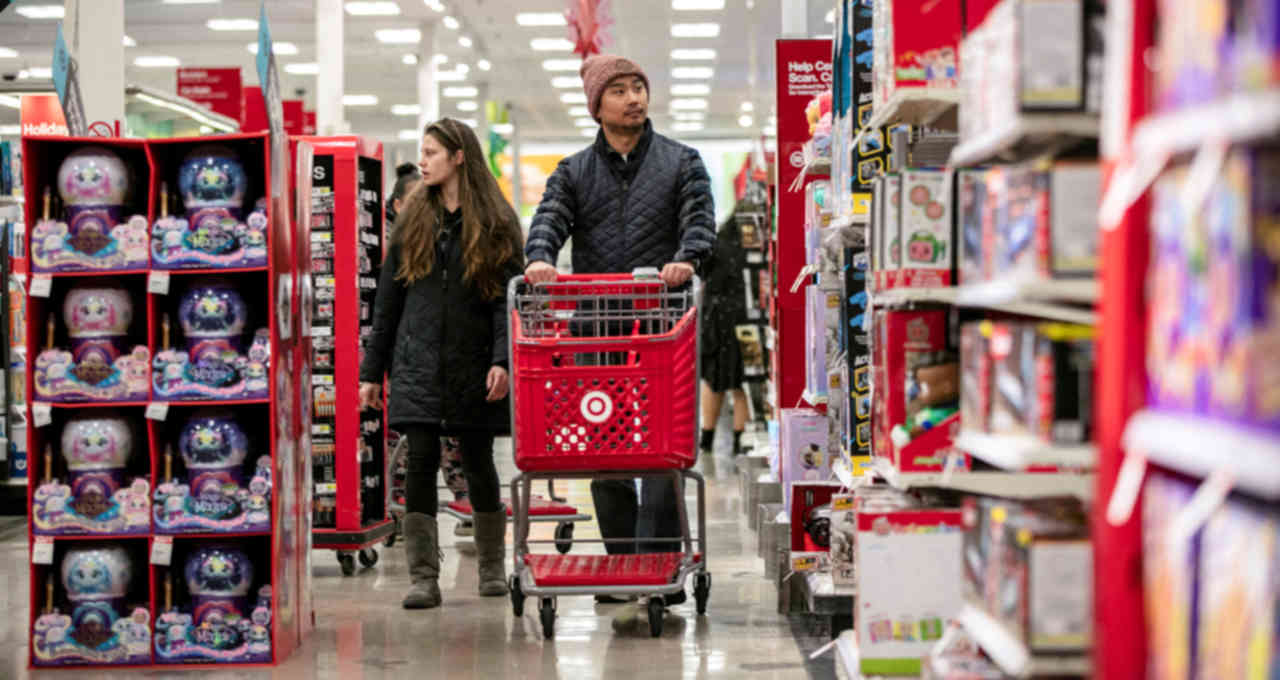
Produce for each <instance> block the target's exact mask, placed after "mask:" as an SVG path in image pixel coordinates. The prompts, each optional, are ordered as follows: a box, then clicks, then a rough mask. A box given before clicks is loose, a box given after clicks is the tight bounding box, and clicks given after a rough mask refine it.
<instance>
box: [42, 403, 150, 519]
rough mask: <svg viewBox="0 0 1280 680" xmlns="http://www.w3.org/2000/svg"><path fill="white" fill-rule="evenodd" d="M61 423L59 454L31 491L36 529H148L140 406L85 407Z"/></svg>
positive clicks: (147, 484) (49, 448) (48, 459)
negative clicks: (46, 476) (119, 407)
mask: <svg viewBox="0 0 1280 680" xmlns="http://www.w3.org/2000/svg"><path fill="white" fill-rule="evenodd" d="M59 420H60V421H61V422H59V423H57V426H58V427H60V428H61V433H60V435H56V439H54V441H56V442H57V443H58V445H59V446H58V453H59V456H58V457H57V459H55V458H54V457H53V455H52V446H51V445H48V446H47V448H46V454H45V460H44V469H45V470H46V471H48V472H50V473H53V474H52V475H51V476H50V477H49V478H47V479H45V480H44V481H42V482H41V483H40V485H39V486H38V487H37V488H36V490H35V492H34V494H33V495H32V504H31V520H32V532H33V533H35V534H41V535H58V534H60V535H85V534H117V535H119V534H146V533H148V532H149V531H150V529H151V521H150V517H149V515H148V513H147V506H148V505H149V503H150V501H149V497H150V492H151V486H150V481H149V474H148V471H149V467H150V460H149V458H148V456H147V444H146V442H147V437H146V428H145V427H143V426H142V422H143V421H142V411H141V410H139V409H133V410H128V411H110V410H103V409H86V410H84V411H83V412H80V413H76V414H75V415H73V416H71V417H70V418H67V419H66V420H65V421H62V420H61V418H59Z"/></svg>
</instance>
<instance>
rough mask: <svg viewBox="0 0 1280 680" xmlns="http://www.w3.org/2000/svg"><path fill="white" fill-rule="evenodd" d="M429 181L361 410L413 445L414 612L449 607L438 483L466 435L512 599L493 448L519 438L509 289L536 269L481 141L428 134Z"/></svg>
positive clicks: (396, 242)
mask: <svg viewBox="0 0 1280 680" xmlns="http://www.w3.org/2000/svg"><path fill="white" fill-rule="evenodd" d="M418 165H419V168H420V169H421V170H422V181H421V183H419V185H418V186H417V187H416V188H415V189H414V190H413V191H412V192H411V193H410V194H409V197H408V199H407V200H406V201H405V204H404V206H403V209H402V210H401V211H400V214H399V215H398V217H397V218H396V225H395V232H394V235H393V237H392V239H391V247H390V249H389V250H388V253H387V256H386V259H385V260H384V261H383V265H382V278H381V280H380V281H379V284H378V297H377V301H376V302H375V303H374V325H373V335H372V337H371V338H370V341H369V344H368V346H367V347H366V349H365V355H364V359H363V361H362V362H361V365H360V381H361V385H360V400H361V404H362V406H364V407H375V408H376V407H379V406H380V405H381V385H382V381H383V378H384V376H386V375H387V374H388V373H390V376H391V390H390V394H389V395H388V398H389V406H390V408H389V410H390V413H389V418H388V420H389V424H390V425H391V427H393V428H395V429H397V430H399V431H401V432H404V433H405V436H407V437H408V438H409V465H408V473H407V477H406V479H405V517H404V521H403V531H404V537H405V551H406V555H407V557H408V560H409V575H410V577H411V580H412V585H411V587H410V589H409V593H408V594H407V595H406V596H405V598H404V602H403V605H404V607H405V608H406V609H423V608H430V607H437V606H439V605H440V602H441V596H440V586H439V583H438V579H439V575H440V553H439V530H438V527H437V524H436V509H437V505H438V503H439V499H438V498H437V490H436V475H437V474H438V472H439V469H440V455H441V451H440V438H441V437H442V436H456V437H457V438H458V443H459V445H460V447H459V448H460V449H461V453H462V462H463V468H464V472H465V476H466V478H467V486H468V488H469V489H470V495H471V504H472V509H473V511H474V512H473V515H472V517H473V521H474V524H475V543H476V553H477V561H478V566H479V576H480V579H479V580H480V587H479V590H480V594H481V595H489V596H498V595H505V594H506V592H507V583H506V570H505V565H504V560H505V554H506V550H505V538H506V528H507V518H506V512H505V510H504V509H503V507H502V504H501V501H500V500H499V495H498V487H499V482H498V472H497V469H496V468H495V467H494V464H493V439H494V437H495V436H496V435H498V434H506V433H508V432H509V429H510V416H509V406H508V404H507V401H506V399H507V393H508V389H509V384H508V373H507V369H508V356H507V308H506V286H507V282H508V281H509V280H510V279H511V278H512V277H513V276H516V275H518V274H520V272H521V271H523V269H524V257H523V237H522V234H521V230H520V223H519V221H518V220H517V218H516V214H515V211H514V210H513V209H512V208H511V206H510V204H508V203H507V201H506V199H505V198H504V197H503V195H502V192H501V190H499V188H498V183H497V180H495V179H494V177H493V175H492V174H491V173H490V172H489V167H488V164H487V163H486V162H485V159H484V154H483V153H482V152H481V150H480V140H479V139H477V138H476V134H475V132H473V131H472V130H471V128H470V127H468V126H467V125H465V124H463V123H461V122H459V121H457V120H453V119H451V118H444V119H441V120H439V121H437V122H435V123H432V124H430V125H428V126H427V127H426V130H425V131H424V134H423V137H422V158H421V160H420V161H419V163H418Z"/></svg>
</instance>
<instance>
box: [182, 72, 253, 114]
mask: <svg viewBox="0 0 1280 680" xmlns="http://www.w3.org/2000/svg"><path fill="white" fill-rule="evenodd" d="M241 86H242V84H241V80H240V69H239V68H180V69H178V96H179V97H186V98H187V99H190V100H191V101H193V102H195V103H197V104H200V105H201V106H203V107H205V108H207V109H209V110H210V111H213V112H214V113H220V114H222V115H224V116H226V117H228V118H232V119H235V120H240V118H241V112H240V107H241V102H240V88H241Z"/></svg>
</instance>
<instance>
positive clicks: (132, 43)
mask: <svg viewBox="0 0 1280 680" xmlns="http://www.w3.org/2000/svg"><path fill="white" fill-rule="evenodd" d="M120 42H121V44H123V45H124V46H125V47H137V46H138V41H137V40H134V39H133V38H130V37H129V36H127V35H126V36H125V37H124V40H122V41H120ZM3 56H5V54H4V48H3V47H0V57H3ZM12 56H15V57H16V56H18V53H17V52H14V53H13V55H12Z"/></svg>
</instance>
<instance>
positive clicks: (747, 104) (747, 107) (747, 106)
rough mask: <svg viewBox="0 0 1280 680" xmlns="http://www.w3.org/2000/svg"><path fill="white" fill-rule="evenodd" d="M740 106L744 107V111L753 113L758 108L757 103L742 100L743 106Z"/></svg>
mask: <svg viewBox="0 0 1280 680" xmlns="http://www.w3.org/2000/svg"><path fill="white" fill-rule="evenodd" d="M738 108H740V109H742V112H743V113H751V112H752V111H755V110H756V105H755V104H752V103H751V102H742V106H740V107H738Z"/></svg>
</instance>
